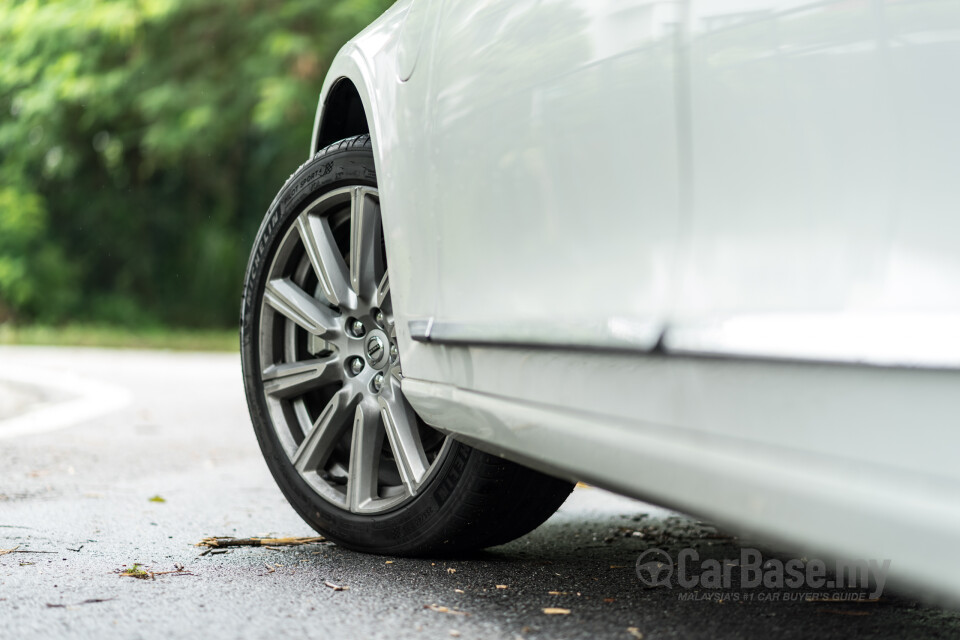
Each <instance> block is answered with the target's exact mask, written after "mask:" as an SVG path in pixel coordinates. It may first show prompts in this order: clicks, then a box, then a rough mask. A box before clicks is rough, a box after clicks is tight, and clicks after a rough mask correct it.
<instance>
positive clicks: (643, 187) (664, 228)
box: [418, 0, 679, 349]
mask: <svg viewBox="0 0 960 640" xmlns="http://www.w3.org/2000/svg"><path fill="white" fill-rule="evenodd" d="M676 19H677V12H676V8H675V4H674V3H671V2H658V1H653V0H524V1H522V2H517V1H516V0H481V1H471V2H462V1H459V0H446V1H444V2H443V3H442V7H441V8H440V16H439V20H438V28H437V31H436V36H435V38H434V41H433V43H432V56H431V57H432V68H431V78H430V83H431V86H430V89H429V91H428V95H429V99H428V106H427V107H426V108H427V109H429V118H430V121H431V123H430V134H429V138H430V139H429V144H428V146H429V162H428V166H427V167H425V169H426V171H427V172H428V174H429V175H428V178H427V180H428V188H427V199H428V207H429V210H430V211H431V212H432V213H433V215H434V216H435V224H436V227H437V228H436V238H437V244H436V251H437V272H438V281H437V284H436V293H437V295H436V301H435V312H434V314H433V317H432V318H431V319H430V324H429V325H426V324H425V325H423V327H424V328H423V331H427V330H428V329H427V327H429V331H430V333H431V337H432V338H433V339H435V340H438V341H439V340H453V341H460V342H470V343H485V342H486V343H490V342H493V343H526V344H530V343H541V344H563V345H567V346H570V345H574V346H575V345H590V346H615V347H623V346H629V347H632V348H639V349H646V348H650V347H652V346H653V345H654V344H656V342H657V339H658V337H659V335H660V329H661V322H662V319H663V316H664V313H665V312H666V309H667V307H668V302H669V296H670V292H671V287H672V285H673V282H674V260H675V258H676V253H675V250H676V244H677V235H678V230H679V213H678V189H679V178H678V175H679V174H678V164H677V155H676V136H677V130H676V129H677V122H676V117H675V109H676V101H675V100H676V96H675V82H674V77H675V76H674V74H675V62H674V59H675V57H674V49H675V44H676V43H675V40H674V38H675V34H676V32H677V30H676ZM418 73H419V71H418Z"/></svg>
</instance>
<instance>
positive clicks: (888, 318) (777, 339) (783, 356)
mask: <svg viewBox="0 0 960 640" xmlns="http://www.w3.org/2000/svg"><path fill="white" fill-rule="evenodd" d="M409 328H410V334H411V337H412V338H413V339H414V340H416V341H417V342H424V343H432V344H476V345H487V346H489V345H518V346H520V345H522V346H530V347H551V348H563V349H568V348H583V349H590V350H599V351H633V352H638V353H649V352H652V351H660V352H662V353H665V354H668V355H682V356H692V357H727V358H736V359H751V360H754V359H759V360H785V361H801V362H818V363H835V364H852V365H863V366H872V367H909V368H924V369H960V315H932V314H931V315H920V314H883V315H880V314H849V313H848V314H756V315H740V316H731V317H728V318H720V319H715V320H708V321H698V322H679V323H676V324H671V325H667V326H664V325H661V324H659V323H655V322H636V321H634V320H625V319H619V318H613V319H610V320H608V321H607V323H606V324H605V325H590V324H575V323H570V324H546V323H530V324H517V325H513V324H511V325H510V326H509V327H507V326H503V325H495V324H491V325H482V324H463V323H452V322H435V321H434V319H433V318H427V319H420V320H411V321H410V322H409Z"/></svg>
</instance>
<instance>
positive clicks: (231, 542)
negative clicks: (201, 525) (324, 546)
mask: <svg viewBox="0 0 960 640" xmlns="http://www.w3.org/2000/svg"><path fill="white" fill-rule="evenodd" d="M326 540H327V539H326V538H324V537H323V536H315V537H312V538H230V537H222V538H216V537H214V538H204V539H203V540H201V541H200V542H198V543H197V544H195V545H194V546H196V547H292V546H296V545H301V544H315V543H317V542H326Z"/></svg>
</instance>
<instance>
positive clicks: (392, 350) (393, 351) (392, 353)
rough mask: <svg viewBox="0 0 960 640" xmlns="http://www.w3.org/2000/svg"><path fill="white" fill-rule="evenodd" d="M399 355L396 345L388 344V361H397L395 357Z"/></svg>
mask: <svg viewBox="0 0 960 640" xmlns="http://www.w3.org/2000/svg"><path fill="white" fill-rule="evenodd" d="M399 357H400V351H399V350H398V349H397V345H395V344H392V345H390V362H392V363H393V364H396V363H397V359H398V358H399Z"/></svg>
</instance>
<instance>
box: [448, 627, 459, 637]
mask: <svg viewBox="0 0 960 640" xmlns="http://www.w3.org/2000/svg"><path fill="white" fill-rule="evenodd" d="M450 635H451V636H453V637H454V638H459V637H460V632H459V631H457V630H456V629H450Z"/></svg>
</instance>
